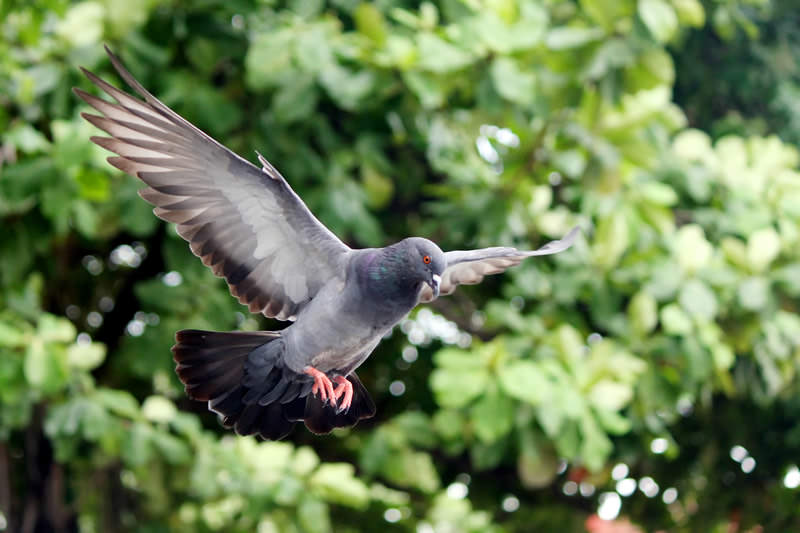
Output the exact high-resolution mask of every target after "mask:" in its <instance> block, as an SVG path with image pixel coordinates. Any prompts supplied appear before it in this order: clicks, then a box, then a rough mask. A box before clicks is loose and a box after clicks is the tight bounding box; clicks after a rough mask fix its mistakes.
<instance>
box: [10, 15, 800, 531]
mask: <svg viewBox="0 0 800 533" xmlns="http://www.w3.org/2000/svg"><path fill="white" fill-rule="evenodd" d="M796 7H797V6H796V4H795V1H794V0H708V1H701V0H563V1H559V0H538V1H528V2H519V3H517V2H512V1H510V0H443V1H441V2H423V3H421V4H417V3H412V2H403V1H395V0H382V1H379V2H376V3H361V2H359V1H358V0H332V1H331V2H324V1H322V0H306V1H302V0H298V1H291V2H287V3H283V2H280V3H279V2H271V1H269V0H260V1H253V0H202V1H195V2H192V1H188V0H186V1H172V2H163V3H159V2H155V1H153V0H148V1H142V2H133V1H128V0H96V1H85V2H70V1H67V0H38V1H27V2H21V1H19V2H18V1H13V0H12V1H9V0H3V1H2V2H0V32H2V39H0V131H1V132H2V146H1V147H0V220H1V221H2V222H1V224H2V229H3V231H2V235H0V402H2V403H1V404H0V405H1V408H0V530H6V531H12V532H23V533H31V532H50V531H54V532H73V531H81V532H85V533H93V532H118V531H122V532H124V531H130V532H153V533H155V532H167V531H177V532H181V531H186V532H193V533H194V532H212V531H226V532H229V531H230V532H257V533H268V532H308V533H317V532H319V533H322V532H326V531H337V532H339V531H351V532H357V531H384V532H387V533H389V532H395V531H396V532H418V533H432V532H485V531H490V532H492V531H493V532H528V531H587V530H588V531H590V532H593V533H596V532H607V533H614V532H615V533H622V532H630V531H677V532H683V531H686V532H688V531H697V532H708V531H715V532H741V531H752V532H760V531H769V532H772V531H779V532H784V531H785V532H789V531H798V530H800V515H798V509H800V497H798V490H799V489H798V487H800V471H799V470H798V466H797V464H798V463H799V462H800V423H799V422H800V400H798V394H797V393H798V389H799V388H800V387H798V369H800V303H798V302H799V301H800V174H799V173H798V165H799V164H800V159H799V156H798V150H797V147H796V146H795V144H794V143H797V142H798V141H800V104H798V102H800V67H799V66H798V64H799V63H798V60H799V59H800V12H798V10H797V8H796ZM103 43H108V44H109V45H110V46H111V47H112V48H113V49H114V50H115V51H117V52H118V53H119V54H120V55H121V56H122V58H123V60H124V61H125V62H126V64H127V65H128V67H129V69H130V70H131V71H132V72H133V73H134V75H136V76H137V77H138V78H139V79H140V80H141V81H142V83H143V84H144V85H145V86H146V87H148V88H149V89H150V90H151V91H152V92H153V93H154V94H155V95H157V96H158V97H159V98H161V99H162V100H163V101H164V102H165V103H166V104H168V105H170V106H172V107H173V108H174V109H175V110H177V111H178V112H179V113H181V114H183V116H185V117H186V118H188V119H189V120H191V121H192V122H194V123H195V124H197V125H198V126H200V127H201V128H203V129H205V130H206V131H207V132H208V133H210V134H211V135H212V136H214V137H216V138H217V139H219V140H220V141H221V142H223V143H224V144H226V145H227V146H229V147H231V148H232V149H233V150H234V151H236V152H237V153H239V154H241V155H243V156H244V157H247V158H249V159H250V160H254V159H255V157H254V156H255V153H254V150H255V149H258V150H260V151H261V152H262V153H263V154H264V155H265V156H266V157H267V158H268V159H270V161H272V162H273V163H274V164H275V166H276V167H278V168H279V169H280V170H281V171H282V173H283V174H284V175H285V176H286V177H287V179H288V180H289V182H290V183H291V184H292V186H293V187H294V188H295V189H296V190H297V192H298V193H299V194H300V195H301V196H302V197H303V198H304V199H305V200H306V202H307V203H308V204H309V206H310V207H311V208H312V210H313V211H314V212H315V213H316V214H317V215H318V216H319V218H320V219H321V220H322V221H323V222H324V223H325V224H327V225H328V226H329V227H331V228H332V229H333V230H334V231H335V232H336V233H337V234H338V235H340V236H341V237H342V238H343V239H344V240H345V241H346V242H347V243H349V244H350V245H352V246H357V247H363V246H380V245H385V244H388V243H391V242H393V241H396V240H399V239H400V238H402V237H405V236H407V235H422V236H426V237H429V238H431V239H434V240H436V241H437V242H439V243H440V244H441V245H442V247H443V248H444V249H453V248H468V247H480V246H488V245H498V244H502V245H514V246H518V247H536V246H538V245H540V244H542V243H544V242H546V241H547V240H551V239H554V238H558V237H560V236H561V235H563V234H564V233H565V232H566V231H567V230H568V229H569V228H570V227H571V226H573V225H575V224H581V225H582V226H583V227H584V228H585V229H586V232H585V236H584V237H582V238H581V239H580V240H579V242H578V243H577V244H576V246H575V247H574V248H573V249H572V250H570V251H569V252H567V253H563V254H560V255H558V256H554V257H549V258H543V259H536V260H529V261H527V262H526V263H525V264H524V265H523V266H521V267H519V268H516V269H514V270H513V271H511V272H509V273H507V274H506V275H504V276H496V277H493V278H490V279H487V280H486V281H485V282H484V283H483V284H482V285H480V286H476V287H464V288H461V289H459V290H458V291H457V293H456V294H454V295H453V296H451V297H448V298H443V299H441V301H438V302H435V304H434V305H432V306H428V307H423V308H421V309H419V310H417V311H416V312H414V313H412V315H411V316H410V317H409V318H408V320H406V321H405V322H403V324H402V327H398V328H397V329H396V330H395V331H394V333H393V335H392V336H391V338H389V339H387V340H386V341H385V342H384V343H383V344H382V345H381V346H380V347H379V348H378V350H377V351H376V352H375V353H374V354H373V356H372V357H371V358H370V359H369V360H368V361H367V362H366V363H365V365H364V366H363V367H362V370H361V371H360V375H361V377H362V380H363V381H364V383H365V384H366V385H367V387H368V388H369V389H370V390H371V392H372V394H373V395H374V397H375V400H376V403H377V405H378V414H377V416H376V417H375V418H374V419H372V420H369V421H366V422H363V423H361V424H359V425H358V426H357V427H355V428H354V429H352V430H349V431H342V432H338V433H335V434H333V435H331V436H326V437H315V436H313V435H311V434H309V433H308V432H307V431H305V429H303V428H297V429H296V430H295V432H294V433H293V434H292V435H291V436H290V438H289V439H287V440H286V441H284V442H279V443H270V442H257V441H256V440H255V439H252V438H237V437H235V436H234V435H232V434H231V433H230V432H225V431H223V430H222V429H221V428H220V426H219V424H218V422H217V420H216V419H215V417H214V415H213V414H211V413H209V412H207V411H206V409H205V405H203V404H200V403H196V402H191V401H189V400H187V398H186V397H185V395H184V394H183V391H182V388H181V386H180V383H179V382H178V380H177V378H176V377H175V375H174V373H173V362H172V359H171V354H170V352H169V347H170V346H171V344H172V340H173V335H174V332H175V330H178V329H182V328H205V329H219V330H229V329H236V328H239V329H256V328H273V329H274V328H278V327H281V326H280V324H279V323H273V322H270V321H267V320H263V319H262V318H260V317H255V316H250V315H248V314H247V312H246V309H245V308H244V307H242V306H240V305H239V304H237V303H236V301H235V300H234V299H233V298H231V297H230V296H229V294H228V291H227V288H226V286H225V284H224V283H223V282H222V281H221V280H219V279H217V278H214V277H213V276H212V275H211V273H210V272H209V271H207V270H206V269H205V268H204V267H203V266H202V264H201V263H200V261H198V260H197V259H196V258H195V257H194V256H192V255H191V253H190V252H189V250H188V247H187V246H186V244H185V243H184V242H183V241H182V240H180V239H179V238H178V237H177V236H176V234H175V231H174V229H173V228H171V227H169V225H167V224H163V223H161V222H160V221H158V220H157V219H156V218H155V217H154V216H153V215H152V213H151V210H150V207H149V206H148V205H147V204H146V203H145V202H144V201H142V200H141V199H139V198H138V197H137V195H136V190H137V188H138V187H139V186H140V185H139V183H137V182H136V181H135V180H134V179H132V178H130V177H128V176H125V175H123V174H121V173H120V172H118V171H116V170H115V169H114V168H113V167H111V166H110V165H108V164H107V163H106V162H105V160H104V158H105V156H106V155H108V154H106V153H104V152H103V151H102V150H101V149H99V148H97V147H95V146H94V145H92V144H91V143H90V142H89V136H90V135H96V134H99V132H98V131H96V130H95V129H94V128H93V127H92V126H90V125H89V124H87V123H86V122H84V121H83V120H82V119H80V117H79V115H78V113H79V112H80V111H81V110H86V109H85V106H82V105H80V103H79V102H78V101H77V99H76V98H74V97H73V95H72V94H71V92H70V89H71V87H73V86H76V85H77V86H80V87H83V88H87V89H88V86H89V84H88V82H87V81H86V80H85V79H83V77H82V76H81V75H80V73H79V71H78V66H85V67H87V68H90V69H92V70H95V71H97V72H98V73H100V74H101V75H103V76H104V77H106V78H107V79H110V80H113V82H114V83H116V84H118V85H119V83H120V82H119V79H118V78H117V77H116V76H115V75H114V74H113V73H112V71H111V70H110V66H109V63H108V61H107V59H106V57H105V55H104V52H103V48H102V44H103Z"/></svg>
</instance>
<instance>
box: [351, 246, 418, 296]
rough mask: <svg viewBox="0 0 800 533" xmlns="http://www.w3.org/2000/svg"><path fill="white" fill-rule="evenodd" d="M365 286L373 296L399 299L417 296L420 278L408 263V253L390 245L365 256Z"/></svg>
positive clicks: (363, 267)
mask: <svg viewBox="0 0 800 533" xmlns="http://www.w3.org/2000/svg"><path fill="white" fill-rule="evenodd" d="M360 270H361V277H362V280H363V284H364V287H366V289H367V290H368V291H369V292H370V293H371V295H372V296H375V297H378V298H384V299H387V300H392V301H397V300H406V299H411V298H416V296H417V293H418V292H419V288H420V283H421V282H420V280H419V279H418V277H416V276H414V273H413V271H412V269H410V268H409V265H408V257H407V253H405V251H404V250H400V249H398V248H396V247H393V246H389V247H386V248H383V249H381V250H375V251H374V252H372V253H371V254H369V255H367V256H365V258H364V261H363V262H362V265H361V269H360Z"/></svg>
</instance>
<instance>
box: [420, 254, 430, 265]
mask: <svg viewBox="0 0 800 533" xmlns="http://www.w3.org/2000/svg"><path fill="white" fill-rule="evenodd" d="M422 262H423V263H425V264H426V265H430V264H431V256H429V255H425V256H423V257H422Z"/></svg>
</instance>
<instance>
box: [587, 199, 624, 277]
mask: <svg viewBox="0 0 800 533" xmlns="http://www.w3.org/2000/svg"><path fill="white" fill-rule="evenodd" d="M629 244H630V234H629V231H628V222H627V221H626V219H625V213H624V212H623V211H621V210H619V209H617V210H615V211H614V212H612V213H611V214H610V215H608V216H605V217H603V218H601V219H600V220H599V222H598V224H597V233H596V234H595V238H594V242H593V243H592V257H593V259H594V262H595V263H596V264H597V265H599V266H601V267H603V268H606V269H609V268H611V267H613V266H615V265H616V264H617V262H618V261H619V259H620V257H621V256H622V254H623V253H625V250H627V248H628V245H629Z"/></svg>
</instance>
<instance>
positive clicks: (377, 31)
mask: <svg viewBox="0 0 800 533" xmlns="http://www.w3.org/2000/svg"><path fill="white" fill-rule="evenodd" d="M353 19H354V21H355V23H356V29H357V30H358V31H359V32H360V33H363V34H364V35H366V36H367V37H369V38H370V39H372V40H373V41H375V43H376V44H379V45H381V44H383V43H385V42H386V35H387V31H386V20H385V19H384V18H383V13H381V12H380V10H379V9H378V8H377V7H375V5H373V4H371V3H369V2H363V3H361V4H359V5H358V7H356V10H355V12H354V13H353Z"/></svg>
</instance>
